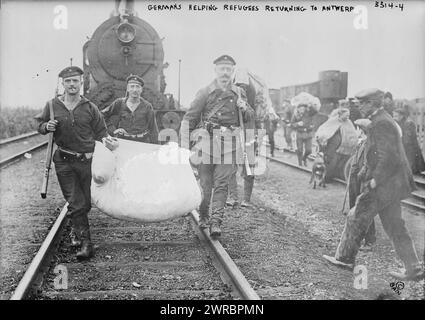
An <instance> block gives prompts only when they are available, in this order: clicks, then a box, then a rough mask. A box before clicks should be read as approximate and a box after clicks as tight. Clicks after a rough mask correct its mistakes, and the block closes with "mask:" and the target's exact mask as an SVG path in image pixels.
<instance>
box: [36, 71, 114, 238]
mask: <svg viewBox="0 0 425 320" xmlns="http://www.w3.org/2000/svg"><path fill="white" fill-rule="evenodd" d="M82 73H83V72H82V70H81V69H80V68H78V67H70V68H66V69H65V70H63V71H62V72H61V73H60V74H59V76H60V77H62V78H66V77H71V76H74V75H81V74H82ZM80 98H81V99H80V101H79V103H78V104H77V105H76V106H75V107H74V108H73V110H69V109H68V108H67V107H66V106H65V104H64V102H63V100H62V97H56V98H54V99H53V100H52V106H53V114H54V119H55V120H57V121H58V124H57V126H56V131H54V133H53V137H54V141H55V143H56V145H57V147H58V148H57V150H56V151H55V153H54V155H53V162H54V164H55V170H56V174H57V177H58V181H59V185H60V188H61V190H62V193H63V195H64V197H65V199H66V201H67V202H68V213H67V214H68V215H69V216H70V217H71V222H72V228H73V232H74V233H75V235H76V236H77V237H78V238H79V239H80V240H82V241H85V240H87V241H88V242H89V243H90V231H89V222H88V217H87V214H88V213H89V211H90V209H91V194H90V185H91V162H92V154H93V152H94V147H95V141H96V140H98V141H100V140H101V139H102V138H103V137H106V136H107V130H106V125H105V121H104V119H103V116H102V114H101V113H100V112H99V110H98V108H97V107H96V105H94V104H93V103H92V102H90V101H89V100H87V99H86V98H85V97H83V96H81V97H80ZM36 120H38V122H39V125H38V132H40V133H41V134H47V133H48V132H49V131H47V122H48V121H49V120H50V110H49V104H48V103H47V104H46V106H45V107H44V109H43V111H42V113H41V114H40V115H38V116H36Z"/></svg>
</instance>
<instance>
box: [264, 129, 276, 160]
mask: <svg viewBox="0 0 425 320" xmlns="http://www.w3.org/2000/svg"><path fill="white" fill-rule="evenodd" d="M275 131H276V127H275V125H274V124H273V123H272V122H267V123H266V134H267V136H268V137H269V144H270V154H271V156H272V157H273V156H274V148H275V142H274V133H275Z"/></svg>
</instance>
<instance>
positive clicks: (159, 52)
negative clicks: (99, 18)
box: [83, 0, 184, 130]
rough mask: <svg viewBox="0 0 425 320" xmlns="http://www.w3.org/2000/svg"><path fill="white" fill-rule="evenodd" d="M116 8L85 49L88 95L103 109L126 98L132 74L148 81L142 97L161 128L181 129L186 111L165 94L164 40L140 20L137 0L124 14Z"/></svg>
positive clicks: (84, 63) (84, 59)
mask: <svg viewBox="0 0 425 320" xmlns="http://www.w3.org/2000/svg"><path fill="white" fill-rule="evenodd" d="M115 3H116V7H115V10H114V12H113V13H112V14H111V17H110V18H109V19H108V20H106V21H104V22H103V23H102V24H101V25H100V26H99V27H98V28H97V29H96V30H95V31H94V33H93V36H92V37H91V38H90V40H88V41H87V42H86V43H85V44H84V47H83V69H84V94H85V95H86V96H87V97H88V98H89V99H90V100H91V101H93V102H94V103H95V104H96V105H98V106H99V108H100V109H103V108H105V107H107V106H108V105H109V104H110V103H112V102H113V101H114V100H115V99H117V98H119V97H124V96H125V95H126V87H127V86H126V85H127V84H126V78H127V77H128V76H129V75H130V74H135V75H138V76H141V77H142V78H143V80H144V81H145V86H144V88H143V93H142V96H143V98H145V99H146V100H148V101H149V102H150V103H151V104H152V106H153V108H154V110H155V116H156V120H157V123H158V128H159V129H160V130H161V129H164V128H171V129H175V130H178V128H179V126H180V122H181V119H182V117H183V115H184V111H182V110H179V109H180V106H178V105H176V102H175V100H174V98H173V95H171V94H165V88H166V83H165V77H164V69H165V68H166V67H167V66H168V63H164V49H163V45H162V39H161V38H160V37H159V35H158V33H157V32H156V30H155V29H154V28H153V27H152V26H151V25H150V24H149V23H147V22H146V21H144V20H142V19H140V18H138V17H137V14H136V12H135V11H134V0H133V1H129V0H127V1H125V10H124V13H122V14H120V13H119V11H118V6H119V3H120V1H116V2H115Z"/></svg>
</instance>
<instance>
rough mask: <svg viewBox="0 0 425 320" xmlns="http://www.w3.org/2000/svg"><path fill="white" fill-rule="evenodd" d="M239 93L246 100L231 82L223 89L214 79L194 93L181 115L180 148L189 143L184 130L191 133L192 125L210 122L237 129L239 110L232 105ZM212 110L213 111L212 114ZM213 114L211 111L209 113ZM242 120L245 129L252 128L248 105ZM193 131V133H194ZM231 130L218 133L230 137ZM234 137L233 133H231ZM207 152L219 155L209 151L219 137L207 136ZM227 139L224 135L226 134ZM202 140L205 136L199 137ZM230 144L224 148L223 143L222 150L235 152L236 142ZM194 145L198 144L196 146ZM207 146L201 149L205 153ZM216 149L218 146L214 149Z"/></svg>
mask: <svg viewBox="0 0 425 320" xmlns="http://www.w3.org/2000/svg"><path fill="white" fill-rule="evenodd" d="M239 94H240V96H241V99H243V100H244V101H245V102H246V101H247V98H246V93H245V91H244V90H243V89H242V88H239V87H237V86H236V85H234V84H232V85H231V87H230V89H229V90H227V91H222V90H221V89H220V88H219V87H218V84H217V83H216V81H213V82H212V83H211V84H210V85H209V86H207V87H205V88H203V89H201V90H199V91H198V93H197V94H196V97H195V100H194V101H193V102H192V104H191V105H190V108H189V110H188V111H187V112H186V114H185V115H184V117H183V121H182V124H181V128H180V132H181V134H180V136H181V142H182V146H183V147H188V146H189V141H188V138H189V136H188V133H189V132H192V131H193V130H194V129H196V128H200V127H204V126H205V123H206V122H207V121H209V122H211V123H214V124H215V125H217V126H223V127H227V128H232V127H234V128H237V127H239V110H238V107H237V105H236V102H237V99H238V97H239ZM214 110H217V111H216V112H215V113H213V111H214ZM212 113H213V114H212ZM242 117H243V122H244V124H245V129H253V128H254V110H253V109H252V108H251V106H249V105H248V108H247V109H246V110H245V111H243V112H242ZM194 133H195V132H194ZM234 134H235V133H234V132H232V129H228V130H226V131H224V132H223V133H222V136H229V137H230V136H231V135H234ZM235 135H236V136H238V135H237V134H235ZM210 138H211V140H210V142H208V143H210V147H211V149H210V151H209V152H210V154H211V155H213V154H214V156H215V157H216V156H219V153H220V152H218V153H216V152H215V151H214V152H213V150H212V148H213V145H214V144H220V142H219V140H220V139H221V138H220V137H219V136H217V137H216V136H215V135H212V134H211V135H210ZM191 139H192V140H193V139H196V137H195V136H191ZM226 139H227V137H226ZM203 141H205V139H203ZM230 143H231V144H232V147H230V148H227V147H226V143H225V146H224V148H223V149H221V152H223V150H229V151H235V150H236V149H238V148H240V146H239V142H238V141H233V142H232V141H231V139H230ZM198 147H200V146H199V145H198ZM207 149H208V148H207V147H206V148H205V149H204V151H205V152H206V153H207V152H208V151H207ZM215 150H216V151H219V148H217V149H215Z"/></svg>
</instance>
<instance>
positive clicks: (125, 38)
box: [117, 22, 136, 43]
mask: <svg viewBox="0 0 425 320" xmlns="http://www.w3.org/2000/svg"><path fill="white" fill-rule="evenodd" d="M117 36H118V39H119V40H120V41H121V42H123V43H129V42H131V41H133V40H134V38H135V37H136V29H135V28H134V27H133V26H132V25H131V24H129V23H128V22H123V23H121V24H120V25H119V26H118V28H117Z"/></svg>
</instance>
